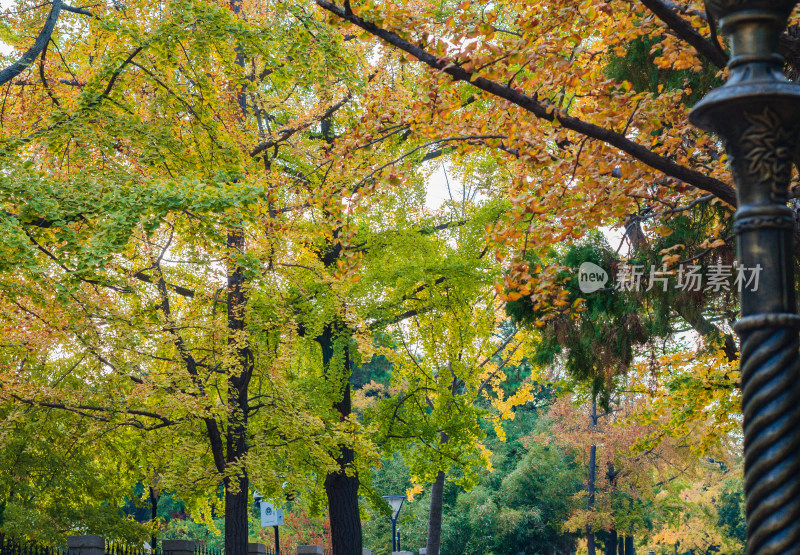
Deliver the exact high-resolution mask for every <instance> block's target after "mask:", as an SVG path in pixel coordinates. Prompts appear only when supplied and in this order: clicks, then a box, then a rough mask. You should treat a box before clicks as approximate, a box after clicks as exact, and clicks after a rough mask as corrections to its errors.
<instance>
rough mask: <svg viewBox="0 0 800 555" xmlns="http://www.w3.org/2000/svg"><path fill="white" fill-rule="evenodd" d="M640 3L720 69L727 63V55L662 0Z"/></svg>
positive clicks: (647, 0) (646, 0)
mask: <svg viewBox="0 0 800 555" xmlns="http://www.w3.org/2000/svg"><path fill="white" fill-rule="evenodd" d="M641 2H642V5H644V7H646V8H647V9H648V10H650V11H651V12H653V15H655V16H656V17H657V18H658V19H660V20H661V21H663V22H664V23H665V24H666V25H667V27H669V28H670V30H672V31H673V32H674V33H675V34H676V35H677V36H678V38H679V39H681V40H683V41H685V42H687V43H689V44H690V45H692V47H693V48H694V49H695V50H697V53H698V54H700V55H701V56H703V57H704V58H706V59H707V60H708V61H709V62H711V63H712V64H714V65H715V66H717V67H718V68H720V69H722V68H723V67H725V66H726V65H727V64H728V55H727V54H726V53H725V51H724V50H722V49H721V48H719V46H717V45H716V44H714V43H712V42H710V41H708V40H706V38H705V37H704V36H703V35H701V34H700V33H698V32H697V30H696V29H695V28H694V27H692V24H691V23H689V22H688V21H686V20H685V19H684V18H682V17H681V16H680V15H679V14H678V12H676V11H675V9H674V8H673V7H671V6H669V5H667V4H666V3H665V2H663V1H662V0H641Z"/></svg>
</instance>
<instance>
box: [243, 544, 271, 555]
mask: <svg viewBox="0 0 800 555" xmlns="http://www.w3.org/2000/svg"><path fill="white" fill-rule="evenodd" d="M247 555H267V548H266V546H264V544H263V543H248V544H247Z"/></svg>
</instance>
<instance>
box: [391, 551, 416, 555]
mask: <svg viewBox="0 0 800 555" xmlns="http://www.w3.org/2000/svg"><path fill="white" fill-rule="evenodd" d="M392 555H414V553H412V552H411V551H392Z"/></svg>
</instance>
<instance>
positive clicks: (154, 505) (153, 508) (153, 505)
mask: <svg viewBox="0 0 800 555" xmlns="http://www.w3.org/2000/svg"><path fill="white" fill-rule="evenodd" d="M149 489H150V522H151V523H152V524H153V533H152V534H151V535H150V547H151V548H152V550H153V551H156V540H157V538H156V529H155V522H156V519H157V518H158V498H159V497H161V495H160V494H159V491H158V490H157V489H156V488H154V487H153V486H150V487H149Z"/></svg>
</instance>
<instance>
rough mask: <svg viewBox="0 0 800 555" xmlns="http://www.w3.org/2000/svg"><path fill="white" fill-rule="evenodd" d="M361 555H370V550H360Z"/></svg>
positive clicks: (364, 548) (363, 548)
mask: <svg viewBox="0 0 800 555" xmlns="http://www.w3.org/2000/svg"><path fill="white" fill-rule="evenodd" d="M361 555H372V550H371V549H367V548H366V547H362V548H361Z"/></svg>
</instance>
